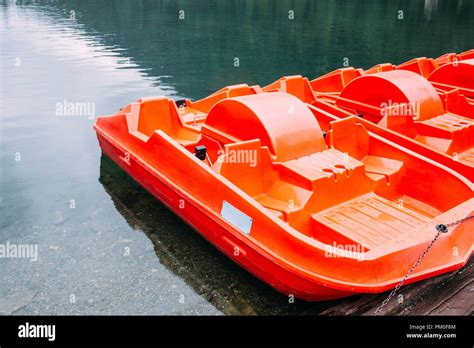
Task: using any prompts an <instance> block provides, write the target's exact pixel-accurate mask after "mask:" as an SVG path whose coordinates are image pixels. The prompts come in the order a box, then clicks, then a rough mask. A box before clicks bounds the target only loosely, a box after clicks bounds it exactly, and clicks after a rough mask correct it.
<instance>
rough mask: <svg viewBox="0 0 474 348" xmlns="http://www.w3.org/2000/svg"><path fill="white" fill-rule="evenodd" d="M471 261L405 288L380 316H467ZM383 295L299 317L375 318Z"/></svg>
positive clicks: (472, 303) (473, 304)
mask: <svg viewBox="0 0 474 348" xmlns="http://www.w3.org/2000/svg"><path fill="white" fill-rule="evenodd" d="M473 279H474V261H473V259H472V258H471V260H470V261H469V262H468V264H467V265H466V266H464V267H463V268H462V269H460V270H457V271H455V272H451V273H447V274H443V275H440V276H437V277H434V278H430V279H426V280H423V281H420V282H417V283H414V284H410V285H407V286H404V287H403V288H402V289H400V291H399V293H398V294H397V295H395V297H394V298H392V300H391V301H390V302H389V303H388V304H387V305H386V306H385V307H384V309H383V310H382V311H380V312H379V315H445V314H446V315H449V314H451V315H470V314H472V313H473V308H474V296H473V293H474V280H473ZM389 293H390V291H387V292H385V293H383V294H375V295H374V294H367V295H360V296H353V297H350V298H348V299H345V300H343V301H341V302H339V303H337V304H335V305H334V306H331V307H330V308H328V309H326V310H324V311H322V312H319V313H316V312H313V311H312V309H308V310H306V311H305V312H304V313H302V314H320V315H374V312H375V310H376V309H377V308H378V306H379V305H380V304H381V303H382V302H383V300H384V299H386V298H387V296H388V294H389Z"/></svg>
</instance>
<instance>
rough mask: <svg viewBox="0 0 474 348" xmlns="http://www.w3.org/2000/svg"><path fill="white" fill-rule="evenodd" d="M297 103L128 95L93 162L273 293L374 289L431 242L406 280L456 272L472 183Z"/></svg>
mask: <svg viewBox="0 0 474 348" xmlns="http://www.w3.org/2000/svg"><path fill="white" fill-rule="evenodd" d="M290 84H291V82H290ZM302 86H304V85H302ZM306 87H307V86H306ZM300 92H302V93H305V92H310V91H309V90H306V89H304V88H303V90H300ZM311 93H312V91H311ZM300 99H304V96H302V95H300V96H299V98H297V97H295V96H294V95H292V94H290V93H283V92H279V91H273V92H265V91H264V90H263V89H262V88H260V87H258V86H253V87H249V86H247V85H237V86H231V87H227V88H224V89H222V90H220V91H218V92H216V93H214V94H213V95H211V96H209V97H207V98H205V99H203V100H200V101H197V102H191V101H189V100H181V101H176V102H175V101H173V100H169V99H167V98H166V97H157V98H146V99H140V100H138V101H137V102H135V103H132V104H129V105H128V106H126V107H125V108H123V109H121V110H120V111H119V112H117V113H116V114H115V115H112V116H109V117H101V118H99V119H98V120H97V123H96V124H95V126H94V127H95V130H96V132H97V136H98V140H99V144H100V146H101V148H102V151H103V153H104V154H105V155H107V156H108V157H110V158H111V159H112V160H113V161H115V162H116V163H117V164H118V165H119V166H120V167H121V168H122V169H123V170H124V171H126V172H127V173H128V174H129V175H130V176H131V177H133V178H134V179H135V180H136V181H137V182H138V183H140V184H141V185H142V186H143V187H145V188H146V189H147V190H148V191H149V192H151V193H152V194H153V195H155V196H156V197H157V198H158V199H159V200H161V201H162V202H163V203H164V204H166V205H167V206H168V207H169V208H170V209H171V210H173V211H174V212H175V213H176V214H177V215H179V216H180V217H181V218H182V219H183V220H185V221H186V222H187V223H188V224H190V225H191V226H193V227H194V228H195V229H196V230H198V231H199V232H200V234H201V235H202V236H204V237H205V238H206V239H207V240H208V241H209V242H211V243H212V244H213V245H215V246H216V247H217V248H218V249H220V250H221V251H222V252H223V253H225V254H226V255H227V256H228V257H229V258H231V259H232V260H234V261H235V262H237V263H238V264H240V265H241V266H242V267H244V268H245V269H247V270H248V271H249V272H251V273H252V274H254V275H255V276H257V277H258V278H260V279H262V280H263V281H265V282H266V283H268V284H269V285H271V286H272V287H274V288H276V289H277V290H279V291H280V292H283V293H285V294H289V295H293V296H295V297H298V298H301V299H305V300H312V301H316V300H327V299H335V298H341V297H345V296H350V295H353V294H357V293H367V292H372V293H373V292H382V291H386V290H388V289H391V288H393V287H395V286H396V284H397V283H398V282H400V280H402V279H403V278H404V277H405V276H406V274H407V272H408V270H409V269H410V268H411V267H412V266H413V264H414V263H415V261H416V260H417V258H418V257H419V256H420V254H421V253H422V252H423V250H424V249H425V248H426V247H427V245H429V243H430V242H431V241H432V240H433V238H434V237H435V236H438V238H437V240H436V243H434V244H433V246H432V248H431V249H430V251H429V252H428V253H427V254H426V256H425V258H424V259H423V261H422V262H421V263H420V264H419V265H418V266H417V268H416V269H415V270H414V271H413V272H412V273H411V274H409V276H408V277H407V279H406V283H410V282H415V281H419V280H421V279H424V278H428V277H432V276H435V275H437V274H441V273H443V272H449V271H452V270H455V269H458V268H460V267H462V266H463V265H464V264H465V263H466V262H467V260H468V259H469V257H470V256H471V254H472V251H473V241H474V235H473V233H472V230H473V225H474V223H473V219H468V218H469V217H470V216H471V215H472V213H473V210H474V198H473V196H474V195H473V184H472V182H470V181H469V180H467V179H466V178H464V177H463V176H461V175H460V174H459V173H457V172H455V171H454V170H452V169H450V168H447V167H446V166H444V165H442V164H440V163H437V162H435V161H433V160H431V159H428V158H426V157H424V156H422V155H420V154H418V153H416V152H414V151H412V150H410V149H407V148H405V147H403V146H401V145H399V144H396V143H395V142H393V141H391V140H388V139H386V138H384V137H382V136H380V135H379V134H377V133H376V132H373V131H372V129H371V128H370V127H368V126H367V125H371V123H370V122H367V121H365V120H363V119H360V118H358V117H357V116H348V117H345V118H343V119H338V118H337V117H336V116H334V115H333V114H331V113H329V112H328V111H325V110H323V109H318V108H316V107H315V106H311V105H309V104H306V103H304V102H303V101H301V100H300ZM327 105H330V103H329V104H327ZM330 106H331V107H332V105H330ZM440 107H441V108H442V106H440ZM318 117H319V119H318ZM361 121H362V122H361ZM320 124H324V127H323V128H324V129H323V130H324V131H323V130H322V129H321V126H320ZM377 127H378V126H377ZM379 128H382V127H378V128H376V129H379ZM394 134H395V133H394ZM463 219H466V220H465V221H464V222H463V223H459V224H455V225H453V226H450V227H449V228H448V230H447V231H446V229H444V231H443V232H447V233H441V234H440V233H438V232H437V228H436V226H437V225H440V224H449V223H452V222H455V221H459V220H463ZM438 227H439V226H438ZM438 230H439V228H438Z"/></svg>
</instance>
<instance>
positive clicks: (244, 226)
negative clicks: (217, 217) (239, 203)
mask: <svg viewBox="0 0 474 348" xmlns="http://www.w3.org/2000/svg"><path fill="white" fill-rule="evenodd" d="M221 216H222V217H223V218H224V220H226V221H227V222H230V223H231V224H232V225H234V226H235V227H237V228H238V229H239V230H241V231H242V232H244V233H245V234H248V235H250V229H251V228H252V221H253V220H252V218H251V217H250V216H248V215H246V214H244V213H243V212H241V211H240V210H239V209H237V208H236V207H234V206H233V205H232V204H230V203H228V202H226V201H223V204H222V210H221Z"/></svg>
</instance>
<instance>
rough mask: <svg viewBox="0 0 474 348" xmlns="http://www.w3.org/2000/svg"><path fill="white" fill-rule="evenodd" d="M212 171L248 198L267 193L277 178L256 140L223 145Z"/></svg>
mask: <svg viewBox="0 0 474 348" xmlns="http://www.w3.org/2000/svg"><path fill="white" fill-rule="evenodd" d="M213 169H214V170H215V171H216V172H217V173H219V174H221V175H222V176H224V177H225V178H227V179H228V180H230V181H231V182H232V183H233V184H235V185H236V186H238V187H239V188H240V189H242V190H243V191H244V192H246V193H247V194H249V195H250V196H258V195H259V194H262V193H263V192H266V191H268V190H269V189H270V187H271V186H272V185H273V183H274V182H275V181H276V179H277V177H278V175H277V173H276V171H275V170H274V169H273V166H272V158H271V155H270V152H269V151H268V148H266V147H263V148H262V146H261V143H260V140H258V139H254V140H248V141H243V142H237V143H233V144H227V145H225V146H224V150H223V151H222V152H221V153H220V156H219V158H218V160H217V161H216V162H215V163H214V164H213Z"/></svg>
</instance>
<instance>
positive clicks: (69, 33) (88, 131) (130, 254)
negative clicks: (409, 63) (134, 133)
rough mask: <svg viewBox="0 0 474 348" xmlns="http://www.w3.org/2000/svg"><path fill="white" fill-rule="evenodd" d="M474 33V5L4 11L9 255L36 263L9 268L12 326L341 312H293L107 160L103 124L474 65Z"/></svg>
mask: <svg viewBox="0 0 474 348" xmlns="http://www.w3.org/2000/svg"><path fill="white" fill-rule="evenodd" d="M182 11H184V12H182ZM289 11H293V12H289ZM399 11H403V12H399ZM292 14H294V19H290V18H289V16H290V17H291V16H292ZM400 16H402V17H403V18H402V19H399V17H400ZM180 17H181V18H180ZM183 17H184V19H183ZM473 28H474V1H468V0H446V1H442V0H424V1H423V0H419V1H417V0H413V1H410V0H406V1H401V0H400V1H392V0H386V1H382V0H373V1H352V0H347V1H335V0H333V1H303V0H300V1H266V0H261V1H250V0H246V1H244V0H240V1H238V0H236V1H227V0H222V1H204V0H195V1H152V0H135V1H132V0H130V1H125V0H123V1H111V0H103V1H100V0H99V1H88V0H80V1H79V0H77V1H16V2H15V1H4V2H1V5H0V30H1V32H0V34H1V35H0V49H1V67H0V77H1V104H0V113H1V123H0V139H1V149H0V156H1V163H0V212H1V215H0V245H7V243H9V244H14V245H19V244H22V245H23V244H25V245H29V246H31V247H32V249H31V250H32V256H33V253H34V250H35V247H37V254H36V256H37V258H38V259H37V260H36V261H35V260H34V258H33V257H30V258H13V257H9V258H4V257H3V258H0V314H301V313H308V311H310V312H311V313H314V312H318V311H320V310H323V309H324V308H326V307H328V306H330V305H331V304H332V303H328V302H326V303H319V304H310V303H305V302H302V301H296V303H288V299H287V297H285V296H283V295H280V294H279V293H277V292H275V291H274V290H272V289H271V288H269V287H268V286H266V285H265V284H263V283H261V282H260V281H259V280H257V279H255V278H254V277H252V276H250V275H249V274H248V273H246V272H245V271H243V270H242V269H240V268H239V267H238V266H236V265H235V264H234V263H233V262H232V261H230V260H228V259H227V258H226V257H224V256H223V255H221V254H220V253H219V252H218V251H217V250H216V249H215V248H214V247H212V246H211V245H210V244H209V243H207V242H206V241H204V240H203V239H202V238H201V237H200V236H199V235H198V234H197V233H196V232H194V231H193V230H192V229H190V228H189V227H187V226H186V225H185V224H184V223H182V222H181V220H180V219H179V218H178V217H176V216H175V215H173V214H172V213H171V212H170V211H168V210H167V209H166V208H165V207H163V206H162V205H161V204H160V203H159V202H157V201H156V200H155V199H154V198H152V197H151V196H150V195H148V194H147V193H146V192H145V191H144V190H143V189H141V188H140V187H139V186H138V185H137V184H135V183H134V182H133V181H132V180H130V179H128V177H127V176H126V175H124V173H123V172H121V170H120V169H118V168H117V167H116V166H115V165H114V164H113V163H112V162H111V161H110V160H108V159H107V158H103V157H101V153H100V149H99V147H98V144H97V140H96V137H95V133H94V132H93V130H92V124H93V123H94V122H95V117H97V116H99V115H107V114H111V113H114V112H116V111H117V110H118V109H119V108H121V107H123V106H125V105H126V104H128V103H130V102H132V101H135V100H136V99H138V98H139V97H143V96H151V95H168V96H170V97H173V98H182V97H186V98H190V99H199V98H202V97H204V96H206V95H208V94H210V93H212V92H214V91H215V90H217V89H220V88H221V87H223V86H226V85H231V84H236V83H244V82H246V83H248V84H260V85H265V84H268V83H270V82H272V81H274V80H276V79H277V78H279V77H281V76H283V75H291V74H302V75H305V76H308V77H309V78H314V77H316V76H319V75H321V74H323V73H326V72H329V71H331V70H333V69H336V68H339V67H341V66H342V65H343V63H344V62H345V61H348V62H349V64H350V65H352V66H356V67H363V68H369V67H371V66H373V65H375V64H377V63H383V62H392V63H394V64H398V63H401V62H403V61H406V60H408V59H410V58H413V57H417V56H428V57H437V56H439V55H441V54H443V53H446V52H459V51H464V50H467V49H470V48H472V46H473V38H474V29H473ZM236 59H237V60H236ZM236 61H238V66H237V67H236V66H235V62H236ZM68 103H83V105H85V106H88V107H89V108H85V109H84V110H82V112H79V114H78V112H76V113H68V112H65V111H67V108H66V110H63V109H62V107H63V106H64V105H66V106H67V105H68ZM76 111H77V110H76Z"/></svg>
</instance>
